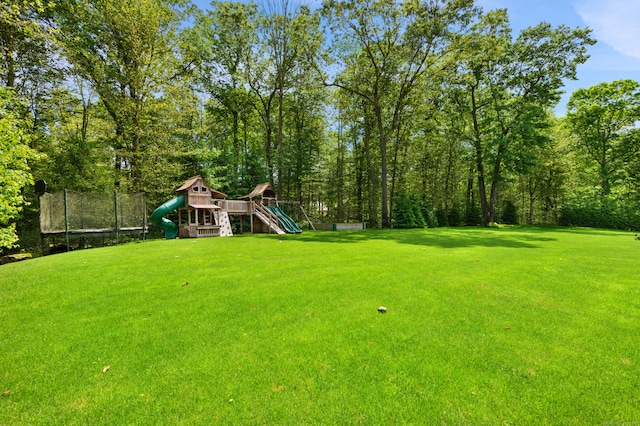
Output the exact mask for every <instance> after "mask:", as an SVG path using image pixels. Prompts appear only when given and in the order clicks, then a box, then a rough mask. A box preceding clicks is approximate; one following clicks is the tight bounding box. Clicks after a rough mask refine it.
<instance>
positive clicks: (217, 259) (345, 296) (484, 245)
mask: <svg viewBox="0 0 640 426" xmlns="http://www.w3.org/2000/svg"><path fill="white" fill-rule="evenodd" d="M187 282H188V285H187V284H186V283H187ZM380 305H384V306H386V307H387V309H388V311H387V313H386V314H380V313H378V311H377V308H378V306H380ZM0 325H1V327H0V392H5V391H8V393H7V392H5V394H4V396H2V397H1V398H0V424H9V425H11V424H52V423H55V424H64V425H68V424H83V425H84V424H167V423H171V424H173V423H183V424H210V423H214V422H215V423H222V424H291V425H294V424H372V425H378V424H502V423H504V424H536V425H538V424H599V423H609V424H613V423H617V424H621V423H623V422H640V241H636V240H635V239H634V236H633V234H630V233H625V232H612V231H602V230H588V229H561V228H534V227H513V228H503V229H478V228H439V229H428V230H406V231H403V230H369V231H366V232H347V233H336V232H327V233H320V232H317V233H314V232H305V233H303V234H301V235H286V236H273V235H245V236H236V237H233V238H216V239H200V240H174V241H164V240H158V241H147V242H145V243H138V244H129V245H123V246H118V247H108V248H102V249H92V250H84V251H77V252H71V253H65V254H60V255H53V256H48V257H44V258H38V259H34V260H30V261H25V262H21V263H16V264H9V265H5V266H2V267H0Z"/></svg>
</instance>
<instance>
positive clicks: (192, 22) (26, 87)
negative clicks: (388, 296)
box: [0, 0, 640, 248]
mask: <svg viewBox="0 0 640 426" xmlns="http://www.w3.org/2000/svg"><path fill="white" fill-rule="evenodd" d="M594 43H595V40H594V39H593V38H592V36H591V31H590V30H589V29H586V28H569V27H566V26H559V27H552V26H551V25H549V24H547V23H544V22H543V23H540V24H539V25H536V26H534V27H530V28H527V29H524V30H522V31H521V32H519V33H518V34H514V32H513V31H512V29H511V27H510V23H509V18H508V11H507V10H506V9H497V10H488V11H485V10H482V9H481V8H480V7H478V6H477V5H476V4H475V3H474V1H473V0H405V1H402V2H396V1H391V0H325V1H324V2H323V3H322V5H321V6H319V7H317V8H314V9H312V8H310V7H308V6H305V5H300V4H297V3H293V2H291V1H289V0H275V1H269V2H263V3H260V4H256V3H243V2H219V1H213V2H212V3H211V5H210V7H209V8H208V9H207V10H199V9H198V8H197V7H195V6H194V5H193V4H191V3H190V2H189V1H187V0H118V1H115V0H56V1H44V0H29V1H22V0H8V1H6V2H4V3H3V5H2V6H1V8H0V79H1V80H2V84H1V85H2V88H0V188H1V189H2V197H1V200H0V225H1V226H2V233H1V234H0V247H5V248H9V247H12V246H14V245H15V244H16V243H17V241H18V237H20V238H22V240H23V245H24V244H28V242H27V240H28V238H29V235H32V234H33V232H34V229H36V231H35V232H37V211H36V210H37V201H36V199H35V195H34V194H33V189H32V187H31V184H33V182H34V180H39V179H44V180H46V181H47V182H48V184H49V188H50V190H52V191H55V190H61V189H64V188H67V189H75V190H82V191H95V192H108V191H113V190H114V189H118V190H121V191H132V192H137V191H144V192H146V193H147V197H148V200H149V206H150V207H152V206H155V205H156V204H158V203H161V202H163V201H164V200H165V199H166V198H167V197H168V196H170V195H171V193H172V192H173V190H174V189H175V187H176V186H177V185H178V184H180V183H181V182H182V181H184V180H185V179H186V178H188V177H190V176H193V175H195V174H199V175H201V176H203V177H204V178H205V179H206V180H207V181H208V182H210V184H211V185H212V186H213V187H215V188H216V189H218V190H220V191H222V192H225V193H227V194H229V196H230V197H235V196H240V195H244V194H246V193H248V192H249V191H250V190H251V188H253V186H255V185H256V184H257V183H262V182H271V183H272V184H273V185H274V188H275V189H276V191H277V192H278V193H279V194H280V196H281V198H283V199H287V200H295V201H298V202H300V203H301V204H302V205H303V206H304V207H305V208H306V210H307V211H308V212H309V213H310V215H311V217H312V220H331V221H338V222H342V221H362V222H367V223H368V224H369V226H372V227H376V226H381V227H390V226H395V227H411V226H426V225H429V226H437V225H439V226H443V225H444V226H446V225H461V224H467V225H477V224H483V225H488V224H491V223H494V222H508V223H513V222H517V221H520V222H526V223H563V224H574V225H596V226H612V225H615V226H616V227H622V228H634V227H635V228H637V227H638V226H639V224H640V220H639V219H638V214H637V213H636V212H637V211H638V206H640V181H639V179H638V176H639V173H638V172H640V159H639V151H638V150H639V146H640V142H639V138H638V129H637V126H636V122H637V121H638V117H639V115H640V91H639V87H638V83H637V82H634V81H630V80H621V81H614V82H603V83H602V84H599V85H597V86H594V87H592V88H588V89H581V90H579V91H577V92H576V93H574V94H572V96H571V100H570V102H569V105H568V107H567V114H566V117H556V116H554V114H553V108H554V107H555V106H556V105H557V103H558V102H559V100H560V95H561V93H562V87H563V82H564V81H566V80H567V79H575V78H576V70H577V67H579V66H580V65H581V64H583V63H584V62H585V61H587V59H588V57H589V55H588V49H589V47H590V46H591V45H593V44H594Z"/></svg>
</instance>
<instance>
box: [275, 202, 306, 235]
mask: <svg viewBox="0 0 640 426" xmlns="http://www.w3.org/2000/svg"><path fill="white" fill-rule="evenodd" d="M269 210H271V211H272V212H274V213H275V214H276V216H278V219H279V220H280V224H281V225H282V227H283V228H284V230H285V231H287V232H288V233H290V234H299V233H301V232H302V229H300V228H299V227H298V225H296V223H295V222H294V221H293V219H291V218H290V217H289V216H287V214H286V213H285V212H283V211H282V210H281V209H280V207H269Z"/></svg>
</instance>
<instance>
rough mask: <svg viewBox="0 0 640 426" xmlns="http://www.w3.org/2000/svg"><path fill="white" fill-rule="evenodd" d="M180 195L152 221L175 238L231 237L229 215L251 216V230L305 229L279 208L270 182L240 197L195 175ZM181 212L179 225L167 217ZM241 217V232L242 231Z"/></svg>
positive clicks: (294, 230) (166, 234)
mask: <svg viewBox="0 0 640 426" xmlns="http://www.w3.org/2000/svg"><path fill="white" fill-rule="evenodd" d="M176 192H177V196H176V197H175V198H172V199H171V200H169V201H167V202H166V203H164V204H162V205H161V206H160V207H158V208H157V209H156V210H155V211H154V212H153V214H152V215H151V221H152V222H153V223H155V224H157V225H158V226H160V227H161V228H162V229H164V230H165V238H167V239H172V238H175V237H177V236H179V237H181V238H200V237H218V236H220V237H227V236H232V235H233V231H232V228H231V221H230V219H229V216H230V215H231V216H234V215H237V216H241V217H242V216H248V217H249V218H250V223H251V232H252V233H254V232H268V233H272V232H273V233H276V234H284V233H287V232H288V233H300V232H302V230H301V229H300V228H299V227H298V226H297V225H296V223H295V222H294V221H293V220H292V219H291V218H290V217H289V216H287V215H286V214H285V213H284V212H283V211H282V210H281V209H280V207H279V205H278V201H277V195H276V192H275V191H274V190H273V188H272V187H271V185H270V184H268V183H263V184H260V185H257V186H256V187H255V189H254V190H253V191H251V193H249V194H247V195H245V196H242V197H240V199H238V200H227V195H226V194H223V193H222V192H220V191H216V190H214V189H212V188H211V187H209V185H207V183H206V182H205V181H204V179H203V178H202V177H200V176H194V177H192V178H191V179H188V180H187V181H186V182H184V183H183V184H182V185H181V186H180V187H179V188H178V189H176ZM174 210H177V211H178V224H177V225H176V224H175V223H173V222H172V221H170V220H168V219H167V218H166V217H165V216H166V215H168V214H169V213H170V212H172V211H174ZM242 223H243V221H242V220H240V231H241V232H242V231H243V230H242Z"/></svg>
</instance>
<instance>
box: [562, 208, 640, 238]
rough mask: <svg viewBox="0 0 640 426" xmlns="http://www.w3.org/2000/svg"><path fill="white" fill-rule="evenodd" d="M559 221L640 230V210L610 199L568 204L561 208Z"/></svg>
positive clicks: (587, 225) (570, 224)
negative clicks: (602, 201)
mask: <svg viewBox="0 0 640 426" xmlns="http://www.w3.org/2000/svg"><path fill="white" fill-rule="evenodd" d="M559 223H560V225H563V226H586V227H592V228H608V229H622V230H632V231H640V212H638V210H637V209H635V208H629V207H625V206H624V205H623V204H621V203H614V202H610V201H608V202H604V203H601V202H592V203H584V202H583V203H575V204H566V205H564V206H562V208H561V209H560V217H559Z"/></svg>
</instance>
